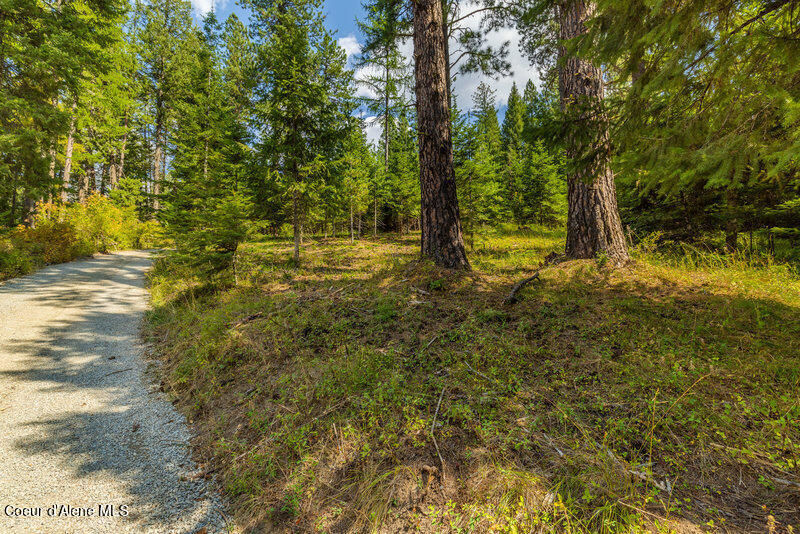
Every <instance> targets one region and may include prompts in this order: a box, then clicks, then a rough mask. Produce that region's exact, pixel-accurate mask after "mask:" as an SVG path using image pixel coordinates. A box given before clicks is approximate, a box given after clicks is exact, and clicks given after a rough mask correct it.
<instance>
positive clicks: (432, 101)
mask: <svg viewBox="0 0 800 534" xmlns="http://www.w3.org/2000/svg"><path fill="white" fill-rule="evenodd" d="M413 4H414V59H415V61H414V63H415V65H414V70H415V78H416V95H417V120H418V126H419V160H420V189H421V193H422V195H421V197H422V201H421V210H420V218H421V224H420V225H421V229H422V245H421V249H422V250H421V252H422V256H423V257H427V258H430V259H432V260H433V261H434V263H436V265H438V266H440V267H445V268H449V269H463V270H469V269H470V266H469V262H468V261H467V252H466V250H465V248H464V238H463V236H462V234H461V220H460V215H459V210H458V197H457V196H456V180H455V171H454V169H453V141H452V138H451V128H450V102H449V100H448V95H447V61H448V59H447V57H446V54H445V46H444V39H445V36H444V35H443V27H444V26H443V23H442V4H441V0H416V1H415V2H414V3H413Z"/></svg>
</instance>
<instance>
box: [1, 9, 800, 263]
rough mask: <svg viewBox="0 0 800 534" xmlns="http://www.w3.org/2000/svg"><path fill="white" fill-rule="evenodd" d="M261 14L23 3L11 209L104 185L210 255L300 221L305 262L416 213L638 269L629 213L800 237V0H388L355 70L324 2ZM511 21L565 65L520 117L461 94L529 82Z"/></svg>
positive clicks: (8, 84) (11, 13)
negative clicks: (541, 236)
mask: <svg viewBox="0 0 800 534" xmlns="http://www.w3.org/2000/svg"><path fill="white" fill-rule="evenodd" d="M247 7H248V11H249V13H250V14H251V19H250V20H249V21H247V22H246V23H245V22H243V21H242V20H240V19H239V18H238V17H237V16H236V15H231V16H230V17H228V19H227V20H225V21H219V20H218V19H217V18H216V16H215V15H214V13H213V12H211V13H209V14H207V15H206V16H205V17H204V18H203V20H202V21H200V22H199V23H196V22H195V20H194V18H193V15H192V9H191V6H190V5H189V4H188V3H187V2H174V1H164V2H153V3H141V2H139V3H135V4H133V5H130V6H129V5H126V4H125V3H122V2H116V3H115V2H85V3H81V2H77V3H73V2H66V3H61V2H60V3H59V4H58V5H56V6H50V5H49V4H41V3H36V2H12V3H10V4H9V5H8V6H6V7H5V8H4V10H3V13H4V14H3V18H2V24H3V26H2V35H3V40H2V48H0V58H2V76H0V79H1V80H2V92H3V98H2V102H3V104H2V113H1V114H0V117H2V121H3V128H2V131H3V136H2V148H1V149H0V153H2V158H3V159H2V161H3V165H2V168H1V169H2V174H3V179H2V186H3V187H2V191H0V220H2V221H3V224H5V225H6V226H7V227H15V226H17V225H18V224H26V225H31V224H32V223H33V220H34V218H35V215H36V213H37V205H41V204H44V203H54V202H62V203H64V202H81V201H84V200H85V199H86V198H88V197H89V196H91V195H93V194H98V195H103V196H111V197H116V198H118V199H120V201H121V202H123V203H126V204H128V205H135V207H136V210H137V213H138V215H139V217H140V219H142V220H148V219H156V220H159V221H161V222H162V223H163V224H164V225H165V227H166V228H167V229H168V232H169V233H170V235H172V236H173V237H174V238H175V239H176V246H177V247H178V248H179V249H180V250H183V249H184V248H186V247H188V248H186V252H187V254H190V255H196V254H197V253H198V251H199V250H200V249H203V250H213V249H218V248H221V249H226V248H228V249H231V250H233V248H235V241H236V239H237V237H236V236H237V235H238V236H243V235H244V234H245V233H246V231H248V230H249V229H250V227H251V226H253V227H254V229H255V230H256V231H260V232H271V233H273V234H275V235H277V234H279V233H281V232H282V231H283V227H284V225H288V226H291V227H292V228H293V233H294V235H295V241H296V243H297V245H298V248H297V250H296V252H295V254H296V255H298V254H299V244H300V241H301V239H302V235H303V234H304V233H307V234H326V233H331V234H333V233H335V232H339V233H341V232H346V233H352V234H357V235H364V234H372V235H376V234H377V233H378V232H387V231H398V232H407V231H410V230H413V229H416V230H420V231H421V232H422V236H423V237H422V252H423V254H424V255H426V256H429V257H431V258H434V259H435V260H436V261H437V263H440V264H441V265H444V266H449V267H460V268H466V267H468V266H469V262H468V260H467V256H466V253H465V252H464V251H463V250H462V249H463V248H464V246H463V244H462V240H463V238H462V236H461V234H462V233H467V234H470V235H471V234H472V233H474V232H475V231H476V229H479V228H482V227H492V226H497V225H499V224H502V223H513V224H515V225H518V226H520V227H522V226H526V225H529V224H532V223H540V224H550V225H558V224H563V223H564V222H565V220H567V221H568V224H567V229H568V240H567V252H568V255H569V256H570V257H576V258H580V257H592V256H594V255H596V254H597V253H600V252H602V253H608V254H609V255H610V256H613V257H619V258H622V259H624V257H625V256H626V253H625V251H624V248H625V237H624V235H623V234H624V231H623V226H624V227H625V228H626V229H628V230H629V231H630V232H631V233H633V234H634V235H640V236H641V235H644V234H646V233H650V232H653V231H660V232H663V234H664V235H663V239H669V240H677V241H686V242H696V241H698V240H702V239H703V238H704V237H706V236H708V235H709V234H713V233H714V232H720V233H724V239H725V244H726V246H727V248H728V249H729V250H735V249H737V248H740V247H743V246H747V247H751V248H752V247H756V248H759V249H763V248H765V247H770V250H774V246H775V245H774V240H775V239H776V238H777V239H781V240H786V239H788V240H790V241H791V242H796V239H797V227H798V220H799V219H798V217H800V216H799V215H798V198H797V188H798V184H797V173H796V170H797V169H796V164H797V161H796V155H797V148H798V147H797V143H798V141H797V139H798V138H797V128H796V127H797V116H796V115H797V111H796V106H795V100H794V98H795V97H796V95H797V93H796V91H797V87H796V82H797V80H796V77H795V75H794V73H793V70H792V64H793V60H792V58H793V57H794V56H793V54H794V53H795V52H796V49H795V48H794V46H795V44H794V41H793V37H792V36H793V35H794V32H795V31H796V27H795V24H796V20H795V19H794V16H795V11H794V10H795V8H796V6H795V5H794V3H793V2H778V3H767V4H764V5H762V4H761V3H759V2H753V3H726V2H721V3H719V4H718V5H716V4H708V5H706V4H699V5H695V4H687V5H681V8H680V9H676V10H675V12H674V13H672V12H670V11H672V8H666V7H665V8H663V11H661V10H656V9H655V8H652V9H651V8H649V7H647V6H646V5H644V4H631V5H628V4H627V3H623V4H619V5H618V4H616V3H614V2H608V3H603V2H600V3H598V4H597V5H594V4H591V3H578V4H576V5H575V6H561V7H559V5H556V4H555V3H553V4H548V3H547V2H509V3H505V2H502V3H495V2H491V3H488V4H486V5H482V4H479V5H474V6H461V5H460V4H457V3H452V5H451V4H447V3H445V4H444V5H443V6H442V8H441V9H440V8H439V7H438V5H437V6H425V5H424V4H419V5H417V4H416V3H415V4H413V5H412V4H409V5H405V4H403V3H402V2H391V1H388V0H387V1H376V2H374V3H372V4H369V5H368V6H367V8H368V9H367V18H366V19H365V20H363V21H361V22H360V26H361V30H362V32H363V34H364V36H365V39H366V42H365V45H364V46H363V49H362V51H361V52H360V54H359V55H358V57H357V61H356V63H357V64H356V69H360V70H358V72H361V73H364V72H366V73H368V74H366V75H363V74H362V75H360V76H358V77H357V76H355V75H354V72H355V71H354V69H353V68H352V65H349V64H348V61H347V58H346V56H345V54H344V52H343V50H342V49H341V48H340V47H339V46H338V45H337V42H336V40H335V39H334V36H333V35H331V33H330V31H329V30H327V29H326V27H325V25H324V22H323V18H322V6H321V4H320V3H319V2H254V3H252V4H248V5H247ZM412 7H413V9H412ZM660 9H661V8H660ZM429 11H431V13H429ZM439 11H442V13H439ZM573 11H574V13H573ZM424 17H434V18H432V19H430V21H428V22H426V24H440V25H442V31H444V32H445V33H446V34H447V35H449V36H451V38H450V39H449V40H453V42H454V43H453V46H452V49H451V47H450V45H449V44H448V43H447V42H446V43H445V44H446V45H447V46H445V47H444V48H442V46H440V44H438V43H436V42H435V40H436V35H427V34H425V32H424V31H423V29H421V28H418V27H417V25H418V24H422V21H423V20H427V19H425V18H424ZM475 17H482V19H481V22H480V24H479V25H477V26H476V25H475V24H474V23H473V24H472V25H468V24H467V23H466V21H469V20H470V19H471V18H475ZM616 19H622V20H624V21H625V23H623V24H619V23H616V22H614V21H615V20H616ZM588 21H591V23H588ZM633 21H637V22H636V24H634V23H633ZM473 22H474V21H473ZM507 26H514V27H516V28H518V29H519V31H520V32H521V35H522V36H523V38H522V40H521V42H519V43H514V44H515V45H518V46H520V47H522V48H523V49H524V50H525V51H526V52H527V53H528V55H529V56H530V57H531V60H532V62H533V64H534V65H536V66H537V67H538V70H539V72H540V73H541V80H542V81H541V83H540V84H539V86H538V87H537V86H536V85H534V83H533V82H532V81H530V80H528V79H525V78H522V79H520V78H517V80H518V82H519V83H518V85H515V86H514V88H513V89H512V91H511V94H510V95H500V96H501V97H502V98H504V99H505V102H507V105H506V106H504V110H503V117H504V119H503V121H502V124H498V119H497V112H498V105H497V102H496V98H497V95H496V92H495V91H494V90H493V89H492V88H491V87H490V86H489V85H487V84H482V85H481V86H480V87H479V88H478V90H477V91H476V92H475V94H474V95H462V102H460V105H461V107H466V108H470V111H469V112H463V111H461V109H460V108H459V105H457V99H456V97H455V95H453V94H451V90H450V87H451V84H452V81H453V80H454V79H456V78H457V76H459V75H463V74H466V73H469V72H474V71H481V72H484V73H485V74H487V75H490V76H495V77H500V76H519V74H520V73H515V74H512V73H510V72H509V70H508V69H509V65H508V63H507V62H506V61H505V59H504V58H505V56H507V54H508V49H507V48H508V43H507V44H506V46H505V47H501V48H500V49H492V48H491V47H489V46H486V45H484V44H483V40H482V32H487V31H492V30H496V29H497V28H500V27H507ZM475 28H478V29H475ZM409 40H413V48H414V54H415V57H419V58H420V60H419V61H417V62H416V63H415V64H414V65H412V64H411V61H410V60H409V58H408V57H406V56H405V55H404V54H403V53H402V52H401V48H402V47H403V46H404V45H405V44H406V43H407V42H408V41H409ZM449 40H448V41H449ZM595 65H602V66H603V67H602V68H599V67H596V66H595ZM531 72H532V71H531ZM359 84H360V85H366V86H368V87H369V94H370V95H371V96H370V97H368V98H356V97H355V96H354V95H355V94H356V93H357V91H356V90H355V88H356V85H359ZM464 97H466V98H464ZM470 97H471V99H472V101H471V102H470V101H469V100H468V99H469V98H470ZM415 102H416V106H415V105H413V104H414V103H415ZM365 114H368V115H369V116H370V118H371V119H373V120H378V121H379V122H380V127H381V134H380V140H378V142H377V143H369V142H368V141H367V138H366V135H365V133H364V130H365V121H364V120H363V118H362V119H359V117H364V116H365ZM428 141H430V142H431V143H433V145H432V146H428V145H427V142H428ZM420 180H421V182H420ZM615 182H616V184H615ZM418 183H421V187H419V186H418V185H417V184H418ZM567 184H569V191H570V193H569V195H568V200H569V201H568V202H566V200H565V199H564V198H563V197H564V192H565V191H566V189H567ZM584 185H585V186H586V187H587V188H588V189H587V188H585V187H584ZM615 187H616V188H618V189H619V213H620V214H621V218H620V216H619V215H618V214H617V212H618V210H617V205H616V200H615ZM567 204H568V206H569V209H568V210H567ZM234 220H235V221H239V222H238V223H237V224H238V227H237V228H236V229H235V230H234V229H232V228H231V227H229V225H228V223H229V222H231V221H234ZM251 223H254V224H251ZM209 228H211V229H216V230H217V232H216V233H215V232H214V231H211V233H208V232H207V231H206V230H208V229H209ZM198 232H199V233H198ZM743 233H745V234H746V236H747V238H746V239H740V237H739V236H740V235H742V234H743ZM199 234H202V237H200V235H199ZM230 240H233V241H230ZM754 240H758V245H755V244H753V245H752V246H751V245H750V244H751V243H753V242H754ZM231 247H233V248H231Z"/></svg>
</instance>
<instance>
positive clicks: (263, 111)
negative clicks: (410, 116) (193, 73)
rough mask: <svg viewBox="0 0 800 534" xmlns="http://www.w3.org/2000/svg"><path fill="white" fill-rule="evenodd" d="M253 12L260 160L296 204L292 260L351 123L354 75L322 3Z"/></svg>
mask: <svg viewBox="0 0 800 534" xmlns="http://www.w3.org/2000/svg"><path fill="white" fill-rule="evenodd" d="M255 13H256V15H257V29H258V31H259V37H260V43H259V47H258V63H259V71H260V73H261V79H260V80H259V85H258V88H257V91H256V109H255V112H256V120H257V122H258V124H259V127H260V130H261V135H262V141H261V143H260V146H259V152H260V160H261V161H262V162H264V164H265V165H266V167H267V169H268V170H269V171H270V178H271V179H272V180H277V185H278V187H277V188H276V189H277V191H279V192H280V194H281V197H282V198H283V200H288V202H289V204H290V205H291V207H290V208H289V211H290V213H291V221H292V227H293V233H294V259H295V261H300V240H301V235H302V227H303V223H304V221H305V220H306V215H307V210H308V208H309V207H310V205H311V200H312V199H313V198H314V196H315V195H318V194H319V193H320V192H321V191H322V190H323V188H324V182H325V177H326V176H327V175H328V174H329V172H330V169H329V166H330V165H331V163H332V162H333V161H334V160H335V159H336V154H335V152H336V150H337V149H339V148H340V146H341V141H342V138H343V137H345V136H346V133H347V131H348V130H349V129H350V128H351V127H352V120H351V119H350V118H349V116H350V112H351V111H352V108H353V102H352V96H351V91H350V87H351V83H352V75H351V73H350V72H348V71H347V70H346V69H345V62H346V58H345V54H344V51H343V50H342V49H341V48H340V47H339V46H338V45H337V44H336V42H335V41H334V40H333V38H332V37H331V35H330V33H329V32H328V31H327V30H326V29H325V27H324V23H323V17H322V15H321V12H320V2H319V0H298V1H294V2H290V1H287V0H275V1H267V0H263V1H261V2H257V3H256V11H255Z"/></svg>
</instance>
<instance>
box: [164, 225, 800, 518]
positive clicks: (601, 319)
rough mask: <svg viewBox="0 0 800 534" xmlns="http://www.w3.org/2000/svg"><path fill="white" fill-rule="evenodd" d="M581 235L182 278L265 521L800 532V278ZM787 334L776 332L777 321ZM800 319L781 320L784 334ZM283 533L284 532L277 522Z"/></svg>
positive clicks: (251, 262)
mask: <svg viewBox="0 0 800 534" xmlns="http://www.w3.org/2000/svg"><path fill="white" fill-rule="evenodd" d="M562 247H563V238H562V236H561V235H560V234H559V233H557V232H552V231H547V230H534V231H532V232H528V233H527V234H515V235H504V236H495V237H485V238H482V239H478V241H477V243H476V246H475V248H474V250H472V251H471V252H470V260H471V262H472V265H473V268H474V272H472V273H467V274H464V273H452V272H444V271H440V270H438V269H436V268H434V267H433V266H431V265H429V264H426V263H420V262H418V261H417V238H416V237H413V236H411V237H405V238H402V239H396V238H388V237H387V238H380V239H379V240H376V241H372V240H362V241H357V242H356V243H355V244H353V245H351V244H350V243H349V240H346V239H328V240H315V239H311V240H309V241H308V242H307V243H305V244H304V248H303V260H302V263H301V265H300V266H295V265H294V264H293V263H292V262H291V261H289V258H290V256H291V244H290V243H288V242H285V241H264V242H259V243H251V244H248V245H247V246H245V247H243V249H242V250H241V251H240V253H239V254H238V256H237V261H236V266H235V268H236V284H235V286H234V287H230V288H228V289H225V290H224V291H221V292H215V291H212V290H210V289H209V288H204V287H203V286H202V285H201V284H200V283H199V281H194V280H193V279H192V278H191V277H190V276H186V273H178V272H174V271H170V270H169V269H171V268H168V267H166V264H161V265H160V266H159V267H158V268H157V269H156V271H155V273H154V274H153V276H152V280H153V295H154V310H153V312H152V313H151V317H150V318H151V323H152V325H151V330H152V333H153V335H154V336H155V338H156V339H157V340H158V341H159V352H160V355H161V357H162V358H163V359H164V360H165V361H166V362H167V365H168V368H169V370H170V373H171V374H170V376H171V384H170V387H171V388H172V391H173V393H174V395H175V396H176V397H177V399H178V400H179V403H180V405H181V406H182V407H183V409H184V410H186V411H188V412H189V414H190V416H191V417H192V418H193V419H194V420H195V422H196V423H197V424H198V425H199V428H200V429H201V438H200V441H201V450H202V451H203V454H204V455H206V456H207V458H208V460H209V461H213V462H214V463H215V465H217V466H218V469H219V470H218V473H219V474H220V477H221V480H222V481H223V482H224V484H225V489H226V492H227V494H228V496H229V497H231V498H232V499H233V500H234V501H235V502H237V503H239V504H240V505H242V509H243V510H244V512H243V513H242V514H241V517H240V520H241V521H243V522H244V523H245V524H249V525H258V524H261V525H262V526H263V525H266V524H277V525H281V524H294V525H299V526H300V528H301V530H312V531H313V530H318V531H320V532H327V531H335V532H347V531H358V530H361V529H364V528H369V529H374V530H377V531H379V532H395V531H397V530H398V529H400V528H401V527H410V528H412V530H413V529H417V530H419V531H423V532H471V531H479V532H483V531H495V532H534V531H539V530H542V531H548V530H558V531H565V530H567V531H569V530H571V531H584V530H589V531H605V532H618V531H621V530H626V531H628V530H637V529H645V530H646V529H650V530H660V531H664V532H668V531H670V530H677V531H679V532H684V531H699V530H714V529H715V528H730V529H734V530H736V529H751V530H753V529H755V530H759V529H765V528H766V527H767V524H768V522H769V521H772V522H773V523H774V524H775V525H777V526H776V528H783V527H781V525H784V526H785V525H787V524H794V525H795V527H797V526H798V524H800V520H799V518H798V516H797V510H798V507H799V506H800V497H799V496H798V492H797V488H798V486H797V480H798V469H800V468H799V467H798V464H797V461H798V460H797V458H798V456H799V455H800V447H799V446H798V444H799V443H800V405H799V404H798V394H797V391H798V382H799V381H800V371H798V368H799V366H798V361H797V358H798V356H797V355H798V354H800V321H798V319H797V318H798V311H800V280H798V277H797V276H796V275H795V274H793V272H792V270H791V269H789V268H788V267H786V266H783V265H774V264H771V263H770V262H762V261H760V260H759V261H756V260H754V259H744V258H739V259H736V258H734V259H730V258H724V257H720V256H713V257H712V256H711V255H705V256H701V255H684V256H674V255H673V256H669V255H665V254H661V255H659V253H658V252H657V251H655V250H653V249H650V250H648V249H646V248H641V249H638V250H636V251H635V254H634V256H635V258H636V261H635V262H634V263H633V264H632V265H631V266H629V267H627V268H624V269H621V270H616V271H614V270H609V269H608V268H607V267H606V266H605V265H604V262H603V261H602V259H601V260H599V261H582V262H569V263H565V264H559V265H555V266H552V267H547V268H546V269H544V270H543V271H542V274H541V278H542V280H541V282H540V283H535V284H532V285H530V286H529V287H528V288H526V289H525V290H523V291H522V293H521V295H520V302H519V303H517V304H516V305H514V306H510V307H509V306H503V304H502V301H503V299H504V297H505V296H506V295H507V293H508V291H509V289H510V287H511V286H512V285H513V283H514V282H516V281H518V280H520V279H521V278H523V277H526V276H529V275H530V274H531V272H532V271H533V270H534V269H535V268H536V267H537V266H538V264H539V262H540V261H541V260H542V259H543V258H544V257H545V256H546V255H547V254H549V253H550V252H553V251H560V250H561V249H562ZM768 325H769V326H771V328H769V329H768V328H766V327H767V326H768ZM776 325H780V327H776ZM267 522H269V523H267Z"/></svg>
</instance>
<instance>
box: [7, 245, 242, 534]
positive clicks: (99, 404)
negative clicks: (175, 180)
mask: <svg viewBox="0 0 800 534" xmlns="http://www.w3.org/2000/svg"><path fill="white" fill-rule="evenodd" d="M149 265H150V257H149V255H148V254H147V253H145V252H124V253H119V254H111V255H104V256H99V257H96V258H93V259H89V260H84V261H78V262H73V263H68V264H63V265H57V266H52V267H48V268H46V269H43V270H41V271H39V272H38V273H36V274H34V275H31V276H27V277H23V278H18V279H15V280H11V281H9V282H6V283H5V284H2V285H0V532H12V533H16V532H22V533H28V532H42V533H48V534H49V533H56V532H81V533H84V532H85V533H93V532H103V533H106V532H113V533H117V532H120V533H121V532H153V533H161V532H169V533H181V534H182V533H192V532H226V531H227V528H228V527H227V526H226V520H225V515H224V508H223V506H222V503H221V501H220V498H219V497H218V495H216V494H215V492H214V491H213V489H212V488H211V486H210V484H209V481H208V480H205V479H203V478H202V477H198V476H196V475H197V474H198V467H197V466H196V465H195V464H194V463H193V462H192V460H191V457H190V452H189V438H190V434H189V430H188V428H187V425H186V421H185V420H184V418H183V417H182V416H181V415H180V414H179V413H178V412H176V411H175V409H174V408H173V406H172V405H171V404H170V403H169V402H168V401H167V399H166V398H165V397H164V394H163V393H160V392H158V390H157V388H155V387H153V386H152V385H151V384H152V382H151V379H150V377H149V376H148V373H147V364H146V362H145V360H144V358H143V355H144V350H143V346H142V344H141V341H140V339H139V327H140V324H141V319H142V313H143V312H144V310H145V308H146V291H145V289H144V273H145V271H146V270H147V269H148V267H149ZM25 513H27V514H34V515H33V516H25V515H17V514H25ZM101 514H102V515H103V517H100V515H101ZM203 529H205V530H203Z"/></svg>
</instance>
